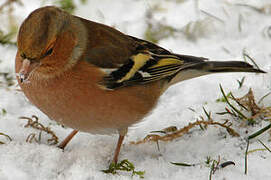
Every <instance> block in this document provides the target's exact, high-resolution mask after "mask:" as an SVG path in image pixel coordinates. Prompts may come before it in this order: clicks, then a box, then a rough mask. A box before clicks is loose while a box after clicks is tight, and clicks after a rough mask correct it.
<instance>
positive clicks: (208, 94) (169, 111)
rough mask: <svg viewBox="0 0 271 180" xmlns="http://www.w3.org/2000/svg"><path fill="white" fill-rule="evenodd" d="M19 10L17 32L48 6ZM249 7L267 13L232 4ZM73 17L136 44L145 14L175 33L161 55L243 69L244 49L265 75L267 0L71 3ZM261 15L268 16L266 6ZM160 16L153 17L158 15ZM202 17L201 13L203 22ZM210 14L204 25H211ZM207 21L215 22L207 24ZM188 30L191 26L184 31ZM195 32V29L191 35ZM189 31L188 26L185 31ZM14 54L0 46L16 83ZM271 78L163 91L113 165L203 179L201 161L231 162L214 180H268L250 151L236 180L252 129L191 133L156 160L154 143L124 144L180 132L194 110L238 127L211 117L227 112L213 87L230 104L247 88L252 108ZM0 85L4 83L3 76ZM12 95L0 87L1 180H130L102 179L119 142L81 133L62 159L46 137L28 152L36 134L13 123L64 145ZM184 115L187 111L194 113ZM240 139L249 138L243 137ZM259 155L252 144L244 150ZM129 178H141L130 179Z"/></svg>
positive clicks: (228, 77)
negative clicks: (234, 63)
mask: <svg viewBox="0 0 271 180" xmlns="http://www.w3.org/2000/svg"><path fill="white" fill-rule="evenodd" d="M22 2H23V4H24V6H19V5H17V4H16V3H15V4H14V5H13V6H14V12H13V13H14V15H15V17H16V18H15V21H16V22H17V23H18V24H20V23H21V22H22V21H23V19H24V18H25V17H26V16H27V15H28V14H29V13H30V12H31V11H33V10H34V9H36V8H38V7H41V6H42V5H45V4H46V5H47V4H52V3H50V2H49V1H48V2H47V1H42V0H41V1H39V0H28V1H26V0H24V1H22ZM238 3H239V4H249V5H252V6H255V7H259V8H261V7H266V9H265V10H266V11H256V10H253V9H251V8H249V7H244V6H240V5H236V4H238ZM77 4H78V8H77V9H76V11H75V14H76V15H79V16H82V17H84V18H86V19H91V20H94V21H98V22H101V23H105V24H108V25H111V26H114V27H116V28H117V29H119V30H120V31H122V32H124V33H127V34H130V35H133V36H137V37H140V38H143V37H144V32H145V30H146V28H147V23H146V22H147V18H146V12H147V11H149V10H150V9H151V8H153V9H155V7H156V11H155V12H154V13H153V16H152V21H153V22H155V21H156V22H158V21H160V22H162V23H163V24H167V25H169V26H172V27H174V28H175V29H177V30H178V31H179V32H176V33H174V36H170V37H168V38H164V39H162V40H161V41H159V45H161V46H163V47H165V48H167V49H170V50H172V51H174V52H176V53H181V54H190V55H195V56H204V57H209V58H210V59H211V60H242V59H243V57H242V51H243V49H246V51H247V52H248V54H249V55H250V56H252V57H253V58H254V59H255V60H256V62H257V64H258V65H259V66H260V67H261V68H262V69H263V70H265V71H267V72H270V69H271V61H270V59H271V30H270V28H269V29H268V27H270V26H271V2H270V0H261V1H259V0H220V1H218V0H183V1H182V0H167V1H165V0H164V1H163V0H118V1H112V0H88V1H87V4H83V5H82V4H81V3H80V2H79V1H78V2H77ZM267 5H269V11H268V8H267V7H268V6H267ZM157 9H158V10H157ZM205 12H207V13H209V15H208V14H206V13H205ZM6 14H7V13H5V9H4V10H3V12H1V14H0V21H1V24H0V29H2V30H5V31H6V26H7V24H8V23H7V16H6ZM210 14H211V15H210ZM212 15H213V16H215V17H212ZM191 22H194V23H191ZM197 22H198V23H200V28H199V26H198V25H197ZM188 23H191V26H190V27H189V28H190V29H189V32H190V33H191V34H192V37H193V38H194V39H189V38H187V34H186V33H184V32H185V28H184V27H185V26H186V25H187V24H188ZM186 27H187V26H186ZM15 53H16V47H13V46H3V45H0V54H1V55H0V60H1V62H0V72H9V73H11V74H12V75H13V76H15V74H14V57H15ZM243 76H245V82H244V85H243V87H242V88H241V89H238V83H237V81H236V80H237V79H239V80H240V79H241V78H242V77H243ZM270 79H271V76H270V73H267V74H265V75H255V74H245V73H236V74H233V73H229V74H219V75H218V74H216V75H209V76H204V77H200V78H196V79H193V80H189V81H186V82H182V83H179V84H177V85H175V86H174V87H172V88H170V89H169V90H168V91H167V92H166V93H165V94H164V95H163V96H162V97H161V100H160V103H159V104H158V106H157V108H156V109H155V110H154V111H153V113H152V114H151V115H150V116H148V117H146V118H145V121H144V122H142V123H140V124H138V125H135V126H134V127H131V128H130V130H129V133H128V135H127V137H126V139H125V141H124V146H123V148H122V150H121V153H120V160H122V159H129V161H131V162H132V163H133V164H134V165H135V167H136V170H144V171H145V175H144V177H145V179H155V180H157V179H178V180H179V179H190V180H194V179H208V178H209V172H210V168H209V167H208V166H207V165H206V164H205V161H206V159H207V157H211V159H217V158H218V156H220V158H221V162H225V161H234V162H235V164H236V165H235V166H228V167H226V168H224V169H219V170H218V171H216V172H215V174H214V175H213V176H212V177H213V179H221V180H222V179H227V180H228V179H240V180H241V179H246V180H247V179H250V180H254V179H271V172H270V168H271V164H270V160H271V154H270V153H269V152H268V151H257V152H254V153H250V154H249V155H248V174H247V175H245V174H244V167H245V166H244V153H245V147H246V142H245V138H246V137H247V136H248V135H249V134H252V133H253V132H256V131H257V130H259V129H260V128H262V127H264V126H266V125H267V124H268V122H264V121H263V122H261V123H259V124H257V125H255V126H246V127H239V126H234V129H236V130H237V131H238V132H239V133H240V134H241V137H232V136H230V135H228V134H227V132H226V130H225V129H222V128H220V127H211V126H210V127H208V128H207V130H205V131H202V130H200V128H198V127H196V128H194V129H193V130H192V131H190V133H188V134H186V135H184V136H182V137H180V138H177V139H175V140H173V141H171V142H160V143H159V145H160V152H159V151H158V150H157V147H156V144H155V143H146V144H140V145H131V144H130V143H129V142H130V141H135V140H139V139H142V138H144V137H145V136H146V135H147V134H148V133H149V132H150V131H153V130H160V129H163V128H165V127H168V126H172V125H174V126H177V127H178V128H181V127H184V126H186V125H187V124H188V123H189V122H195V121H196V120H197V118H198V117H199V116H200V115H204V112H203V110H202V107H203V106H204V107H205V108H206V109H207V111H212V112H213V113H212V117H213V118H214V119H215V120H217V121H219V122H223V120H222V119H223V118H228V119H230V120H231V121H232V122H233V123H234V122H235V121H236V120H234V119H232V117H230V116H225V117H222V116H219V115H216V114H215V112H221V111H224V107H225V106H226V104H225V103H217V102H216V101H215V100H216V99H217V98H220V97H221V92H220V90H219V84H222V86H223V87H224V90H225V91H226V92H229V91H232V92H233V93H234V94H235V96H236V97H240V96H242V95H244V94H245V93H246V92H247V91H248V89H249V88H250V87H251V88H252V89H253V91H254V93H255V97H256V99H258V100H259V98H261V97H262V96H264V95H265V94H267V93H268V92H269V91H270V90H271V87H270V86H271V81H270ZM0 81H2V82H3V81H4V79H3V78H2V76H1V77H0ZM17 89H18V87H17V86H11V87H7V86H5V85H3V84H0V111H1V109H5V110H6V113H4V114H3V113H1V112H0V132H1V133H5V134H7V135H9V136H10V137H11V138H12V141H11V142H9V141H8V140H7V139H6V138H5V137H4V136H0V141H3V142H5V144H3V145H0V180H7V179H9V180H13V179H20V180H24V179H26V180H29V179H131V176H130V174H129V173H123V172H120V173H119V174H116V175H111V174H105V173H103V172H101V170H102V169H106V168H107V167H108V165H109V162H110V160H111V158H112V155H113V151H114V148H115V145H116V141H117V135H111V136H110V135H92V134H88V133H79V134H78V135H76V137H75V138H74V139H73V140H72V141H71V143H70V144H69V145H68V147H67V149H66V150H65V151H64V152H62V151H61V150H60V149H58V148H56V146H50V145H48V143H47V139H48V138H49V137H50V136H49V135H46V133H43V134H42V139H41V142H40V143H35V142H33V143H27V142H26V138H27V136H28V135H29V134H30V133H36V134H38V133H39V131H38V130H34V129H32V128H25V127H24V125H25V124H26V123H27V121H26V120H21V119H19V118H18V117H20V116H28V117H31V116H32V115H36V116H38V117H39V119H40V122H41V123H42V124H44V125H46V126H49V127H50V128H51V129H52V130H53V131H54V132H55V133H56V135H57V136H58V137H59V139H60V140H61V139H63V138H64V137H65V136H66V135H67V134H68V133H69V132H70V131H71V129H69V128H63V127H61V126H60V125H58V124H56V123H55V122H54V121H51V120H49V119H48V118H47V117H46V115H44V114H43V113H41V112H40V111H39V110H38V109H37V108H35V107H34V106H32V105H31V104H30V103H29V102H28V101H27V99H26V98H25V97H24V95H23V93H21V92H20V91H17ZM270 100H271V98H270V97H267V98H265V99H264V101H263V104H261V105H265V106H271V103H270ZM188 108H192V109H194V110H195V111H196V112H192V111H191V110H189V109H188ZM246 131H248V132H247V133H246ZM257 138H259V139H261V141H263V142H264V143H265V144H266V145H267V146H269V147H270V146H271V144H270V141H268V139H270V134H269V133H267V132H266V133H264V134H262V135H261V136H259V137H257ZM259 148H263V147H262V145H261V144H259V143H258V141H256V140H253V141H252V143H251V144H250V149H259ZM170 162H183V163H184V162H185V163H200V164H199V165H196V166H194V167H182V166H174V165H172V164H170ZM133 178H135V179H136V178H139V177H138V176H136V175H135V176H134V177H133Z"/></svg>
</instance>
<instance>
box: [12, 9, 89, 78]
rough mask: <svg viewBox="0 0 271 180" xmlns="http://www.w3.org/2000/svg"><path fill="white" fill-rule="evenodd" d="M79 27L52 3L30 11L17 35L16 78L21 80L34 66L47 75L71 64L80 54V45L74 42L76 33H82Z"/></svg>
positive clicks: (81, 28)
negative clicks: (19, 66) (18, 69)
mask: <svg viewBox="0 0 271 180" xmlns="http://www.w3.org/2000/svg"><path fill="white" fill-rule="evenodd" d="M81 26H83V25H82V24H80V22H79V20H78V19H76V18H75V17H74V16H72V15H70V14H69V13H67V12H65V11H63V10H61V9H59V8H57V7H54V6H46V7H42V8H39V9H36V10H35V11H33V12H32V13H31V14H30V15H29V16H28V17H27V18H26V19H25V21H24V22H23V23H22V25H21V27H20V30H19V34H18V38H17V44H18V52H17V58H19V59H20V61H21V62H22V65H21V68H20V72H19V79H20V80H21V81H23V80H24V79H26V76H28V75H29V74H30V72H31V71H33V70H34V69H35V71H38V72H39V73H40V75H45V76H48V77H50V76H53V75H56V74H57V73H58V72H59V71H60V70H63V71H64V69H65V68H67V67H68V66H71V64H72V63H74V62H73V61H75V59H76V58H77V59H78V56H79V55H81V54H82V53H81V54H80V52H81V51H82V49H83V45H81V43H78V42H79V41H78V37H79V35H78V34H79V33H83V34H84V32H82V31H84V27H81ZM81 35H82V34H81ZM79 40H80V39H79ZM20 76H21V77H20Z"/></svg>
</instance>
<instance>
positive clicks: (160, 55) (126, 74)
mask: <svg viewBox="0 0 271 180" xmlns="http://www.w3.org/2000/svg"><path fill="white" fill-rule="evenodd" d="M130 38H132V39H133V40H134V41H135V42H136V43H137V47H136V49H135V50H134V51H133V52H132V55H131V56H130V57H129V58H128V61H127V62H126V63H124V64H122V65H121V66H120V67H118V68H112V69H111V71H108V69H107V72H109V73H108V75H107V76H105V77H104V79H103V81H102V82H101V85H103V86H104V87H105V88H107V89H116V88H120V87H123V86H130V85H136V84H145V83H150V82H153V81H157V80H161V79H166V78H168V79H169V80H170V79H171V78H172V76H175V74H176V73H177V72H178V71H179V70H180V69H182V68H187V67H188V66H190V65H192V64H195V63H200V62H204V61H205V60H206V59H205V58H201V57H194V56H187V55H179V54H173V53H171V52H169V51H168V50H166V49H163V48H161V47H159V46H157V45H155V44H153V43H151V42H148V41H145V40H141V39H137V38H134V37H130Z"/></svg>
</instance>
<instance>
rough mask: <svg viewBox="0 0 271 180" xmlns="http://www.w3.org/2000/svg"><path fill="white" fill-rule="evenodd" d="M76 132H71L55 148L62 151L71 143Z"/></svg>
mask: <svg viewBox="0 0 271 180" xmlns="http://www.w3.org/2000/svg"><path fill="white" fill-rule="evenodd" d="M77 132H78V131H77V130H73V131H72V132H71V133H70V134H69V135H68V136H67V137H66V138H65V139H64V140H63V141H62V142H61V143H60V144H59V145H58V146H57V147H58V148H60V149H63V150H64V148H65V147H66V145H67V144H68V143H69V142H70V141H71V139H72V138H73V136H75V134H76V133H77Z"/></svg>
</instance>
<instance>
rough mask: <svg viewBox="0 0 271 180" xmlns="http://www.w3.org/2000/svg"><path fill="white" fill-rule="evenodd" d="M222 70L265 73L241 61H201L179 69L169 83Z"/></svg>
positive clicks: (221, 71)
mask: <svg viewBox="0 0 271 180" xmlns="http://www.w3.org/2000/svg"><path fill="white" fill-rule="evenodd" d="M223 72H253V73H265V72H264V71H262V70H261V69H257V68H254V67H253V66H252V65H250V64H248V63H246V62H243V61H224V62H223V61H202V62H198V63H194V64H190V65H188V66H186V67H184V68H182V69H180V70H179V71H178V72H177V73H176V74H175V75H174V76H172V79H171V81H170V85H172V84H175V83H178V82H180V81H184V80H187V79H192V78H195V77H199V76H203V75H207V74H211V73H223Z"/></svg>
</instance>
